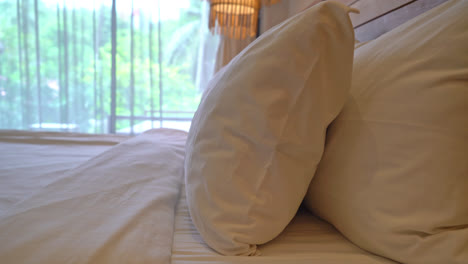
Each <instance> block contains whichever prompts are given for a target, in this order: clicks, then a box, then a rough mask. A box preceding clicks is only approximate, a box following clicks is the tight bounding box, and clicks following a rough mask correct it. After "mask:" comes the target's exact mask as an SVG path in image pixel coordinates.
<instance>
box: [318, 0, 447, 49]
mask: <svg viewBox="0 0 468 264" xmlns="http://www.w3.org/2000/svg"><path fill="white" fill-rule="evenodd" d="M335 1H339V2H342V3H344V4H346V5H348V6H351V7H354V8H357V9H359V10H360V11H361V13H360V14H354V13H352V14H351V15H350V17H351V21H352V22H353V25H354V28H355V32H356V39H357V40H359V41H368V40H372V39H375V38H377V37H378V36H380V35H382V34H384V33H385V32H387V31H390V30H392V29H393V28H395V27H397V26H399V25H401V24H403V23H405V22H406V21H408V20H410V19H412V18H414V17H416V16H418V15H419V14H422V13H424V12H426V11H428V10H430V9H432V8H433V7H436V6H438V5H440V4H441V3H443V2H446V1H447V0H335ZM317 2H320V1H317Z"/></svg>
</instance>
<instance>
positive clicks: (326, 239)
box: [172, 190, 396, 264]
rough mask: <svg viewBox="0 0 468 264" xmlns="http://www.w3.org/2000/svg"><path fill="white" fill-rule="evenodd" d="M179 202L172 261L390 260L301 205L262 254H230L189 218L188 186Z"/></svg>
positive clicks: (352, 263)
mask: <svg viewBox="0 0 468 264" xmlns="http://www.w3.org/2000/svg"><path fill="white" fill-rule="evenodd" d="M181 193H182V195H181V198H180V200H179V202H178V205H177V211H176V218H175V234H174V242H173V245H172V264H202V263H206V264H215V263H216V264H254V263H255V264H279V263H284V264H286V263H295V264H302V263H303V264H391V263H393V264H394V263H396V262H394V261H392V260H389V259H386V258H383V257H379V256H376V255H374V254H371V253H369V252H366V251H364V250H362V249H360V248H358V247H357V246H355V245H354V244H353V243H351V242H350V241H349V240H347V239H346V238H345V237H343V235H341V234H340V233H339V232H338V231H337V230H336V229H335V228H334V227H333V226H331V225H330V224H328V223H326V222H324V221H322V220H320V219H318V218H317V217H315V216H314V215H313V214H311V213H310V212H308V211H307V210H305V209H300V210H299V212H298V213H297V215H296V217H295V218H294V219H293V221H292V222H291V223H290V224H289V225H288V226H287V227H286V229H285V230H284V231H283V232H282V233H281V234H280V236H279V237H277V238H276V239H274V240H273V241H271V242H269V243H267V244H265V245H261V246H259V250H260V252H261V254H262V255H261V256H255V257H227V256H222V255H219V254H218V253H216V252H215V251H213V250H212V249H211V248H209V247H208V246H207V245H206V244H205V243H204V242H203V239H202V238H201V236H200V234H199V233H198V231H197V230H196V228H195V226H194V225H193V223H192V220H191V219H190V214H189V211H188V207H187V202H186V195H185V190H182V192H181Z"/></svg>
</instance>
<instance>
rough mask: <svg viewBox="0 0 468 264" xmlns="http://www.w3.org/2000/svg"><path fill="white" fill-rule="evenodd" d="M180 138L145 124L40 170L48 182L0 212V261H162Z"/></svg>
mask: <svg viewBox="0 0 468 264" xmlns="http://www.w3.org/2000/svg"><path fill="white" fill-rule="evenodd" d="M185 139H186V133H185V132H182V131H175V130H164V129H159V130H151V131H148V132H146V133H144V134H142V135H139V136H137V137H134V138H131V139H129V140H125V141H123V142H122V143H120V144H118V145H115V146H113V147H111V148H110V149H108V150H106V151H104V152H101V153H100V154H99V155H97V156H95V157H94V158H91V159H90V160H87V161H85V162H83V163H82V164H81V165H79V166H78V167H75V168H73V169H69V170H67V171H61V170H56V171H54V170H50V171H48V172H47V173H49V174H52V175H48V177H47V178H51V179H56V180H55V181H53V182H51V183H48V184H46V185H45V186H43V187H41V188H38V189H37V190H36V191H34V192H33V193H32V194H31V195H30V196H28V197H26V198H24V199H22V200H21V201H18V202H16V203H15V204H14V205H12V206H8V207H5V208H6V209H5V210H4V211H2V213H1V215H0V262H1V263H2V264H10V263H11V264H13V263H15V264H16V263H24V264H26V263H47V264H59V263H60V264H63V263H153V264H167V263H170V261H171V260H170V258H171V248H172V240H173V231H174V213H175V206H176V204H177V200H178V198H179V196H180V190H181V185H182V183H183V159H184V145H185ZM11 140H12V142H14V140H15V138H14V137H12V139H11ZM96 151H97V152H99V150H96ZM18 158H20V157H18ZM54 174H56V175H54ZM18 177H21V175H18Z"/></svg>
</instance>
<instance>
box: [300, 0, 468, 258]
mask: <svg viewBox="0 0 468 264" xmlns="http://www.w3.org/2000/svg"><path fill="white" fill-rule="evenodd" d="M467 14H468V1H462V0H452V1H449V2H447V3H445V4H443V5H441V6H439V7H437V8H435V9H434V10H431V11H429V12H427V13H425V14H423V15H422V16H420V17H417V18H415V19H413V20H411V21H409V22H408V23H406V24H404V25H402V26H400V27H398V28H397V29H395V30H393V31H391V32H389V33H387V34H385V35H383V36H381V37H380V38H378V39H376V40H374V41H371V42H369V43H367V44H366V45H364V46H362V47H360V48H359V49H357V50H356V51H355V52H356V54H355V62H354V69H353V81H352V87H351V97H350V99H349V100H348V101H347V103H346V105H345V107H344V108H343V111H342V112H341V113H340V115H339V116H338V117H337V119H336V120H335V121H334V122H333V123H332V125H331V127H330V129H329V132H328V134H327V143H326V147H325V152H324V156H323V159H322V161H321V163H320V165H319V167H318V169H317V173H316V175H315V177H314V179H313V180H312V182H311V185H310V188H309V191H308V194H307V196H306V199H305V200H306V203H307V204H308V206H309V207H310V209H312V210H313V211H314V212H315V213H317V214H318V215H319V216H320V217H322V218H323V219H325V220H327V221H329V222H330V223H332V224H333V225H334V226H335V227H336V228H337V229H338V230H340V231H341V232H342V233H343V234H344V235H345V236H346V237H348V238H349V239H350V240H351V241H353V242H354V243H356V244H357V245H358V246H360V247H362V248H364V249H366V250H369V251H371V252H373V253H375V254H379V255H382V256H385V257H388V258H391V259H393V260H396V261H399V262H403V263H410V264H418V263H421V264H431V263H434V264H440V263H450V264H462V263H468V30H467V29H468V19H467Z"/></svg>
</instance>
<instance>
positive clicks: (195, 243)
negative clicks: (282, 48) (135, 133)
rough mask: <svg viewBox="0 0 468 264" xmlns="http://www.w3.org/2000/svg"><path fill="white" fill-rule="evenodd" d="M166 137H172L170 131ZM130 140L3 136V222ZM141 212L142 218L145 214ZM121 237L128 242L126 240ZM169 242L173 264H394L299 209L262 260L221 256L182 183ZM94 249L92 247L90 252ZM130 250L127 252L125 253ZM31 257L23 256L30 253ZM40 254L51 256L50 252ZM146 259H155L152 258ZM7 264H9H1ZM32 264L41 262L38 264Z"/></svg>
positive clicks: (60, 135) (0, 184) (22, 134)
mask: <svg viewBox="0 0 468 264" xmlns="http://www.w3.org/2000/svg"><path fill="white" fill-rule="evenodd" d="M153 133H154V135H158V134H159V133H160V132H159V131H155V132H153ZM164 133H168V132H167V130H166V131H165V132H164ZM173 133H178V135H179V136H178V137H177V138H176V139H180V138H181V137H185V135H186V134H185V133H184V132H176V131H174V132H173ZM181 133H183V134H181ZM127 139H129V137H127V136H118V135H83V134H65V133H40V132H19V131H0V150H1V151H0V220H2V217H4V216H5V215H7V214H8V213H9V211H11V210H13V209H14V208H15V206H16V205H18V204H21V201H24V200H28V199H29V200H31V197H34V194H35V193H40V192H41V190H44V188H46V187H47V186H49V185H53V183H54V182H57V181H60V180H61V177H65V176H64V175H66V171H69V170H73V169H74V168H77V167H78V166H79V165H80V164H84V163H86V162H89V161H90V160H92V159H93V158H95V157H96V156H99V155H101V154H102V153H105V152H106V151H108V150H110V149H112V148H113V147H115V146H116V145H117V144H119V143H121V142H123V141H126V140H127ZM39 197H40V196H39ZM121 199H122V198H121ZM140 200H141V199H140ZM120 201H121V200H120ZM144 210H151V208H146V207H145V208H144ZM136 213H138V214H143V212H142V211H141V210H139V211H137V212H136ZM136 213H135V212H133V211H128V212H120V214H124V215H130V216H129V217H130V219H132V221H138V219H141V218H138V217H133V216H132V214H136ZM5 218H6V217H5ZM135 219H136V220H135ZM75 221H77V222H76V223H79V219H75ZM76 223H75V225H74V226H73V227H74V228H76V227H77V225H76ZM154 225H158V222H155V223H154ZM160 225H162V224H160ZM132 226H139V228H141V225H138V224H135V223H133V224H131V225H130V224H126V225H123V229H122V230H123V231H119V232H117V233H119V234H121V233H124V231H125V232H127V233H133V234H140V233H141V232H140V233H138V232H136V233H135V232H132V230H128V229H129V228H130V229H131V228H132ZM146 226H147V228H153V227H152V226H148V225H146ZM37 231H38V230H37ZM76 231H77V230H75V232H76ZM83 231H84V230H83ZM4 232H5V231H4ZM78 232H79V230H78ZM148 232H149V230H148ZM2 235H3V240H2V241H0V242H1V243H8V240H7V239H6V238H5V237H7V235H5V234H0V238H1V237H2ZM122 236H123V237H124V235H122ZM111 238H112V239H114V240H119V239H121V238H120V237H119V236H111ZM52 239H53V238H52ZM134 239H135V237H134ZM136 240H138V237H136ZM113 242H114V241H111V242H109V241H107V242H106V243H107V244H109V243H110V244H119V243H117V242H115V243H113ZM159 242H161V241H159ZM163 242H164V241H163ZM167 243H170V244H172V254H171V256H170V262H172V263H174V264H199V263H208V264H209V263H221V264H223V263H226V264H227V263H234V264H235V263H260V264H261V263H308V264H314V263H320V264H331V263H360V264H366V263H369V264H370V263H376V264H380V263H395V262H393V261H390V260H388V259H385V258H382V257H378V256H376V255H373V254H371V253H368V252H366V251H364V250H362V249H360V248H358V247H357V246H355V245H354V244H352V243H351V242H349V241H348V240H347V239H346V238H344V237H343V236H342V235H341V234H340V233H339V232H338V231H337V230H336V229H334V228H333V226H331V225H329V224H328V223H326V222H324V221H322V220H320V219H318V218H316V217H315V216H314V215H312V214H311V213H310V212H308V211H307V210H304V209H300V210H299V212H298V213H297V215H296V217H295V218H294V219H293V221H292V222H291V223H290V224H289V226H288V227H287V228H286V229H285V230H284V231H283V233H282V234H281V235H280V236H279V237H277V238H276V239H274V240H273V241H271V242H269V243H267V244H265V245H261V246H260V247H259V249H260V252H261V254H262V255H261V256H257V257H226V256H221V255H219V254H217V253H216V252H214V251H213V250H211V249H210V248H209V247H208V246H207V245H206V244H205V243H204V242H203V239H202V238H201V237H200V235H199V234H198V232H197V230H196V229H195V227H194V225H193V223H192V221H191V219H190V215H189V212H188V208H187V203H186V196H185V189H184V186H183V184H182V186H181V190H180V198H179V199H178V202H177V206H176V211H175V220H174V230H173V239H172V240H171V239H167ZM75 245H76V244H75ZM89 246H90V245H87V247H89ZM136 248H138V247H129V248H128V250H130V251H131V250H135V249H136ZM125 250H126V249H125V248H124V250H123V251H125ZM147 250H148V249H147ZM28 252H30V251H28ZM28 252H25V253H24V254H28ZM70 252H75V251H70ZM76 252H78V251H76ZM132 253H135V258H136V256H138V255H142V254H141V252H126V254H127V255H128V254H130V255H131V254H132ZM41 254H46V255H47V252H42V253H41ZM147 255H148V256H150V255H152V254H151V253H148V254H147ZM31 259H34V258H31ZM75 259H80V258H75ZM2 263H10V262H8V261H6V262H3V261H2ZM31 263H39V262H35V261H34V260H33V261H32V262H31ZM77 263H94V262H93V261H92V260H90V259H86V258H83V259H82V261H77ZM100 263H105V262H100ZM140 263H143V262H140ZM151 263H154V262H151ZM156 263H159V262H158V261H156ZM161 263H165V262H161Z"/></svg>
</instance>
